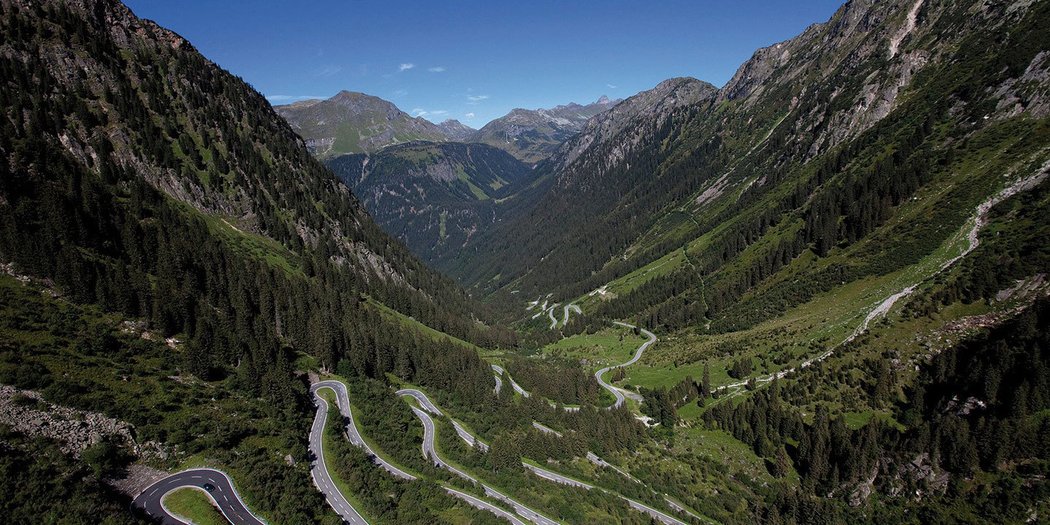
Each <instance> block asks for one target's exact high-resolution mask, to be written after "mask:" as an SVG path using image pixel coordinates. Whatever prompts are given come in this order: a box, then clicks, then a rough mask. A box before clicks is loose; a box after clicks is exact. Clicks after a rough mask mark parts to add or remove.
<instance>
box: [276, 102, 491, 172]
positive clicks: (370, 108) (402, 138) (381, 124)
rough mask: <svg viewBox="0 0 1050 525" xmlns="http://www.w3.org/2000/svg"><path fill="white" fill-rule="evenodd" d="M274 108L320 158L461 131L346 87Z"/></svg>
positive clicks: (445, 137)
mask: <svg viewBox="0 0 1050 525" xmlns="http://www.w3.org/2000/svg"><path fill="white" fill-rule="evenodd" d="M304 102H305V101H304ZM274 109H275V110H277V113H278V114H280V115H281V116H282V117H284V119H285V120H287V121H288V123H289V124H291V126H292V128H293V129H295V131H296V132H297V133H299V135H300V136H302V137H303V139H305V140H306V144H307V146H309V148H310V150H311V151H312V152H313V153H314V154H315V155H317V156H320V157H330V156H334V155H340V154H344V153H364V152H373V151H377V150H379V149H381V148H384V147H386V146H389V145H391V144H401V143H405V142H411V141H414V140H429V141H435V142H443V141H446V140H449V139H453V140H458V139H455V138H454V137H458V136H461V135H462V134H463V133H464V132H463V131H462V130H458V129H457V131H456V133H453V134H450V133H449V132H447V131H446V130H445V129H443V128H442V127H441V126H438V125H437V124H434V123H432V122H430V121H428V120H426V119H422V118H417V117H413V116H411V115H409V114H408V113H405V112H404V111H401V109H399V108H398V107H397V106H396V105H395V104H394V103H393V102H390V101H387V100H383V99H381V98H379V97H376V96H373V95H368V94H366V93H360V92H357V91H348V90H345V89H344V90H342V91H340V92H338V93H336V94H335V95H334V96H332V97H331V98H329V99H326V100H314V101H310V103H308V104H304V103H302V102H298V103H295V104H288V105H284V106H274ZM470 131H473V130H470Z"/></svg>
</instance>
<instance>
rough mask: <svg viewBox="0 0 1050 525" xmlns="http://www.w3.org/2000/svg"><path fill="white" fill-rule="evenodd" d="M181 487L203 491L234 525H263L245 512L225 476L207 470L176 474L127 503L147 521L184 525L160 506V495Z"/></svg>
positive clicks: (242, 502) (256, 517) (237, 495)
mask: <svg viewBox="0 0 1050 525" xmlns="http://www.w3.org/2000/svg"><path fill="white" fill-rule="evenodd" d="M204 485H210V486H211V487H213V488H212V490H210V491H209V490H206V489H205V488H204ZM181 488H195V489H200V490H201V491H203V492H204V493H205V494H207V495H208V499H210V500H212V502H213V503H215V506H216V507H218V509H219V511H220V512H222V515H223V516H225V517H226V519H227V520H229V522H230V523H233V524H234V525H263V524H264V523H266V522H264V521H263V520H262V518H260V517H258V516H256V515H254V514H252V512H251V511H250V510H248V506H247V505H245V504H244V501H242V500H241V497H240V495H239V494H237V490H236V489H234V488H233V482H232V481H231V480H230V477H229V476H227V475H226V474H225V473H223V472H221V471H218V470H214V469H209V468H198V469H191V470H184V471H182V472H176V473H175V474H172V475H170V476H168V477H166V478H164V479H162V480H160V481H157V482H156V483H154V484H152V485H150V486H148V487H146V489H145V490H143V491H142V492H140V493H139V495H138V496H135V499H134V501H132V503H131V504H132V506H134V507H136V508H139V509H142V511H144V512H145V513H146V515H147V516H149V518H150V519H154V520H160V523H162V524H163V525H187V524H186V522H184V521H182V520H180V519H178V518H176V517H175V516H173V515H172V514H171V513H169V512H168V510H167V509H166V508H164V503H163V499H164V496H166V495H167V494H168V493H170V492H172V491H175V490H178V489H181Z"/></svg>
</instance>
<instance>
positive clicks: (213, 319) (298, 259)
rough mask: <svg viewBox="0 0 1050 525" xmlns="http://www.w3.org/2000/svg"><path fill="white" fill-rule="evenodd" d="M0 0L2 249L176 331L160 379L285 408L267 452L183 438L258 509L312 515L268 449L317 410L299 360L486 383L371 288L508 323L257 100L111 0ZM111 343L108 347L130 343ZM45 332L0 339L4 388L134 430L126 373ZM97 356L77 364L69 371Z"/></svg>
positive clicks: (45, 276) (466, 388)
mask: <svg viewBox="0 0 1050 525" xmlns="http://www.w3.org/2000/svg"><path fill="white" fill-rule="evenodd" d="M0 9H2V16H0V34H2V35H4V38H3V40H2V44H0V51H2V52H0V107H2V108H3V109H2V118H0V172H2V176H0V260H2V261H3V263H4V264H5V268H6V269H7V270H6V271H8V272H12V273H14V274H16V275H26V276H28V277H29V278H32V279H36V280H38V281H39V282H41V283H44V284H45V285H46V287H47V289H49V290H51V292H50V293H53V294H55V295H57V296H58V297H59V298H60V300H62V301H67V300H68V301H72V302H74V303H78V304H86V305H87V304H90V305H97V306H98V307H100V309H101V310H100V312H113V313H116V314H119V315H120V316H123V317H124V318H125V319H128V320H129V322H134V323H138V322H142V323H143V324H142V326H144V327H145V329H146V330H147V331H148V333H151V334H153V335H152V336H151V337H156V338H159V339H160V340H164V339H167V340H168V342H169V345H170V346H171V350H172V351H171V353H170V355H168V356H166V357H165V361H164V362H165V369H166V370H167V373H168V374H170V375H173V376H174V377H180V375H182V374H184V375H185V377H187V378H189V377H194V378H197V379H199V380H203V381H205V382H208V383H205V384H209V385H210V386H208V387H206V388H210V389H217V391H221V392H223V393H224V394H223V395H230V394H229V393H230V392H233V393H235V394H233V395H234V396H242V395H243V396H248V397H249V398H250V399H260V400H264V401H265V403H266V405H267V407H268V409H267V410H268V412H267V413H265V414H261V415H260V417H261V418H262V419H264V420H268V421H273V422H281V421H283V422H284V423H285V424H286V425H287V427H288V428H287V432H288V433H287V434H282V437H280V438H279V439H274V438H267V440H263V441H262V443H266V446H264V447H262V448H260V446H259V443H260V442H259V441H253V439H254V438H253V436H254V435H256V432H255V431H252V430H248V429H241V430H243V431H240V430H239V431H237V432H234V433H232V434H231V435H228V436H227V437H226V440H225V441H223V442H221V443H214V442H204V443H200V442H197V443H196V444H195V445H193V447H189V448H190V450H194V449H195V450H197V451H202V452H204V453H207V454H209V456H210V457H211V458H212V459H216V458H217V460H218V461H220V462H222V463H223V464H227V465H234V466H235V467H236V468H245V469H246V470H251V471H254V472H255V474H256V475H254V476H243V477H242V479H243V481H242V482H243V483H245V485H246V487H247V490H248V491H250V492H252V493H254V494H256V495H257V496H262V495H263V494H272V495H274V496H275V497H274V498H272V499H270V500H268V502H267V503H265V504H263V505H262V507H263V511H264V512H273V514H272V515H273V516H274V517H275V518H282V517H283V518H284V519H287V520H291V521H302V520H306V521H312V520H315V519H318V517H319V516H320V515H322V514H318V512H322V513H323V512H324V510H323V508H322V506H321V503H319V502H320V500H319V499H318V500H315V499H313V498H299V500H298V502H297V503H296V504H295V505H290V504H289V505H285V506H284V507H283V508H284V510H283V511H277V510H275V509H277V508H278V507H276V506H277V505H279V503H280V502H281V501H283V500H284V499H285V498H287V497H294V494H295V491H296V490H300V489H304V487H308V483H309V477H308V475H306V474H304V471H299V472H295V473H293V472H294V471H295V470H296V468H291V469H289V467H287V466H284V467H281V466H280V465H279V464H280V463H281V460H280V457H282V456H283V455H284V454H292V455H290V456H288V457H299V459H300V460H302V459H304V458H302V456H301V454H302V451H304V450H305V444H304V442H305V438H306V433H305V431H303V430H301V429H300V428H299V425H300V424H301V421H302V419H301V418H302V417H306V415H308V414H310V413H311V407H310V402H309V399H308V396H307V395H306V391H307V389H306V385H305V384H304V381H303V378H302V377H297V376H296V375H295V370H296V368H297V366H298V365H297V364H296V361H297V360H300V361H301V360H302V359H304V358H308V359H309V360H308V361H307V362H313V363H316V365H315V366H317V367H318V368H320V369H326V370H334V369H335V368H336V367H337V366H339V365H340V363H343V368H344V369H348V370H351V371H352V372H353V373H354V374H359V375H362V376H369V377H378V378H382V377H384V376H385V374H387V373H394V374H398V375H400V376H401V377H403V378H404V379H406V380H411V381H414V382H417V383H419V384H423V385H429V386H433V387H435V388H448V389H450V390H451V391H454V392H461V393H462V394H461V395H463V396H464V397H465V398H467V399H474V400H478V399H481V398H482V396H484V397H488V396H490V395H491V394H490V392H491V386H490V384H491V374H490V371H489V368H488V365H487V364H485V363H484V362H483V361H481V359H480V358H479V357H478V356H477V353H476V352H475V351H474V350H473V349H471V348H468V347H467V346H465V345H464V344H458V343H450V342H442V341H441V340H438V339H435V338H433V337H431V336H428V335H425V334H423V333H421V332H420V331H419V330H415V329H411V328H409V327H407V326H406V324H405V322H403V321H401V320H400V319H399V318H397V317H391V316H390V315H386V314H384V313H382V312H381V311H380V310H379V309H378V308H376V307H374V306H372V305H371V304H370V300H372V301H376V302H379V303H382V304H383V305H385V306H387V307H390V308H391V309H393V310H394V311H397V312H399V315H401V316H404V319H409V318H412V319H415V320H416V321H418V322H421V323H424V324H426V325H427V326H429V327H430V328H433V329H435V330H439V331H443V332H445V333H447V334H450V335H451V336H455V337H458V338H461V339H465V340H468V341H470V342H472V343H476V344H479V345H482V346H485V347H495V346H498V345H513V344H514V341H515V336H514V335H513V333H512V332H510V331H507V330H505V329H501V328H498V327H490V326H486V325H485V324H483V323H482V322H480V321H478V320H477V317H475V313H476V314H477V316H478V317H485V316H486V314H485V313H484V312H483V311H481V310H478V309H476V308H475V307H476V305H475V304H474V303H473V302H472V301H471V300H470V299H469V297H467V295H466V294H464V293H463V292H462V291H461V290H460V289H459V288H458V287H457V286H456V285H455V284H454V283H453V282H452V281H451V280H449V279H447V278H445V277H443V276H441V275H440V274H438V273H436V272H434V271H432V270H430V269H428V268H427V267H426V266H425V265H424V264H423V263H422V262H420V261H419V260H418V259H416V258H415V257H414V256H412V255H411V254H410V253H409V251H408V250H407V249H406V248H405V247H404V246H403V245H401V244H400V243H398V242H397V241H395V240H393V239H392V238H391V237H389V236H388V235H386V234H384V233H383V232H382V231H381V230H380V229H379V228H378V227H377V226H376V225H375V224H374V223H373V222H372V220H371V219H370V218H369V217H368V215H367V214H366V213H365V211H364V210H363V208H362V207H361V205H360V204H359V202H358V201H357V200H356V199H355V198H354V197H353V195H352V194H351V193H350V192H349V191H348V190H347V189H346V188H345V186H343V185H342V184H341V183H340V182H339V181H338V180H337V179H336V178H335V177H334V176H333V175H332V174H331V172H329V171H328V170H327V169H326V168H324V167H323V166H322V165H321V164H320V163H319V162H318V161H316V160H314V159H313V158H312V157H311V156H310V154H309V153H308V152H307V151H306V148H305V146H304V145H303V143H302V140H301V139H299V138H298V137H297V136H296V135H295V134H294V133H293V132H292V131H291V129H290V128H289V127H288V125H287V124H286V123H285V122H284V121H283V120H282V119H281V118H280V117H278V116H277V115H276V114H275V113H274V112H273V111H272V109H271V108H270V107H269V105H268V104H267V103H266V101H265V99H264V98H263V97H262V96H261V95H259V94H258V93H257V92H255V91H254V90H252V89H251V88H250V87H249V86H247V85H246V84H244V83H243V81H241V80H240V79H238V78H236V77H234V76H233V75H231V74H229V73H227V72H225V71H223V70H222V69H220V68H218V67H217V66H215V65H214V64H212V63H211V62H209V61H208V60H207V59H205V58H203V57H202V56H200V55H199V54H198V53H197V52H196V51H195V50H194V49H193V48H192V46H191V45H190V44H189V43H188V42H186V41H185V40H183V39H182V38H181V37H179V36H177V35H175V34H174V33H170V32H168V31H166V30H164V29H161V28H159V27H157V26H155V25H154V24H152V23H151V22H148V21H142V20H139V19H137V18H135V17H134V15H133V14H131V13H130V11H128V10H127V8H126V7H124V6H123V5H121V4H120V3H118V2H115V1H109V0H90V1H85V2H59V1H54V2H21V1H15V0H10V1H5V2H3V3H2V4H0ZM8 263H11V264H10V266H6V265H7V264H8ZM16 310H17V309H16V308H13V306H12V309H11V310H9V313H11V315H12V316H13V317H10V318H9V319H8V321H7V322H8V323H9V327H10V329H11V330H15V331H16V332H17V331H19V330H22V329H23V328H24V327H25V324H24V323H25V321H24V320H23V314H19V313H18V312H17V311H16ZM114 329H115V327H110V328H109V330H114ZM41 330H43V331H44V332H47V331H48V330H49V328H47V327H43V328H41ZM13 333H14V332H13ZM58 341H62V340H61V339H59V340H58ZM115 341H116V342H115V343H114V344H112V345H103V346H102V347H100V348H102V352H103V354H105V353H106V352H114V351H116V349H120V348H124V345H125V344H126V341H124V340H122V339H116V340H115ZM55 344H56V345H57V347H56V348H64V344H63V343H61V342H58V343H55ZM49 348H51V347H50V346H49V345H46V344H45V345H33V344H28V345H27V344H20V345H17V346H8V345H5V346H4V348H3V352H4V356H5V359H4V362H5V367H4V370H3V382H5V383H12V384H16V385H19V386H21V387H23V388H38V389H43V390H44V391H45V393H46V395H47V396H48V398H49V399H51V400H53V401H54V402H59V403H68V404H70V405H73V406H80V407H84V408H87V409H91V410H98V411H101V412H103V413H107V414H109V415H111V416H113V417H117V418H129V419H134V420H135V421H136V424H144V423H143V422H142V421H141V420H139V419H138V417H137V414H139V410H138V409H136V408H135V407H134V406H133V404H126V403H125V402H124V401H126V397H125V396H130V395H131V394H130V393H128V392H126V391H123V390H121V389H122V388H125V387H123V386H120V387H118V386H114V385H109V384H106V383H100V382H95V381H92V380H89V379H85V378H81V379H77V380H74V379H72V378H71V377H70V376H69V374H68V373H67V371H66V367H67V366H73V365H69V364H61V363H62V361H47V364H46V365H44V364H42V363H41V362H38V361H36V360H35V357H36V356H37V355H38V354H39V355H47V354H48V353H49V352H50V351H51V350H46V349H49ZM78 348H79V347H78ZM313 359H316V361H312V360H313ZM103 365H104V362H101V361H98V362H96V361H87V362H84V363H80V364H79V365H75V366H73V369H74V370H77V371H78V377H79V372H80V371H82V370H92V369H94V367H96V366H97V367H102V366H103ZM169 367H171V368H169ZM98 370H106V369H105V368H99V369H98ZM139 373H140V374H141V373H143V371H140V372H139ZM147 377H148V375H147ZM116 385H119V383H117V384H116ZM99 395H101V396H103V397H97V396H99ZM106 395H109V397H106ZM471 396H473V397H471ZM220 398H222V396H220ZM166 403H169V404H167V405H163V406H162V407H166V409H167V410H174V412H173V414H172V415H173V417H174V418H175V420H178V421H182V422H183V424H184V425H185V424H186V422H185V421H186V420H185V419H182V418H184V417H186V416H185V414H184V413H183V412H181V411H178V410H175V409H176V407H178V406H181V404H182V403H184V401H180V400H177V399H169V400H167V401H166ZM175 426H177V425H175ZM190 428H193V427H190ZM197 428H198V429H199V430H202V427H197ZM166 431H170V430H166ZM202 431H203V430H202ZM153 437H155V438H157V439H160V440H163V441H170V442H171V443H173V444H179V445H183V446H184V445H185V442H186V440H188V439H189V440H192V438H191V437H189V436H182V435H180V436H179V437H175V436H171V435H167V434H164V433H161V434H159V435H155V436H153ZM252 443H254V445H253V444H252ZM238 447H243V449H238ZM233 449H238V450H239V451H238V452H237V453H236V454H237V455H234V456H230V455H223V454H220V453H219V451H220V450H233ZM278 451H280V455H277V456H274V454H277V453H278ZM184 457H185V456H183V455H178V456H175V458H184ZM175 458H173V459H175ZM249 458H250V459H249ZM251 461H255V462H256V463H257V464H256V466H255V467H254V468H251V467H247V465H248V464H249V463H250V462H251ZM275 463H277V464H275ZM41 468H45V467H43V466H42V467H41ZM298 468H300V469H301V467H298ZM282 469H284V470H282ZM94 481H98V480H93V481H92V482H94ZM282 484H283V485H282ZM282 486H284V487H285V488H286V489H288V490H283V489H281V487H282ZM291 487H295V488H294V489H292V488H291ZM305 490H308V491H310V493H311V494H313V495H316V492H313V491H312V490H311V489H309V488H306V489H305ZM278 495H279V496H280V497H276V496H278ZM305 516H310V517H309V518H306V517H305Z"/></svg>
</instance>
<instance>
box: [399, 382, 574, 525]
mask: <svg viewBox="0 0 1050 525" xmlns="http://www.w3.org/2000/svg"><path fill="white" fill-rule="evenodd" d="M415 392H417V393H419V394H422V392H419V391H418V390H416V391H415ZM404 395H409V396H411V397H413V398H415V399H417V400H418V398H416V396H415V395H412V394H407V393H406V394H404ZM423 397H424V398H426V396H425V395H423ZM428 402H429V400H428ZM431 405H432V404H431ZM435 408H436V407H435ZM412 412H413V413H415V414H416V417H418V418H419V420H420V421H421V422H422V423H423V445H422V449H423V457H425V458H429V459H430V460H431V461H433V462H434V464H435V465H437V466H438V467H441V468H443V469H446V470H448V471H449V472H452V473H453V474H455V475H457V476H459V477H461V478H463V479H465V480H467V481H470V482H471V483H475V484H477V485H480V486H481V488H482V489H483V490H484V491H485V495H486V496H489V497H490V498H495V499H497V500H499V501H502V502H504V503H506V504H507V505H510V506H511V508H513V509H514V512H517V513H518V515H519V516H521V517H523V518H525V519H527V520H529V521H531V522H533V523H535V524H536V525H557V523H558V522H556V521H554V520H552V519H550V518H548V517H546V516H544V515H542V514H540V513H539V512H536V511H534V510H532V509H530V508H529V507H526V506H525V505H522V504H521V503H518V502H517V501H515V500H514V499H512V498H511V497H510V496H507V495H506V494H503V493H502V492H500V491H498V490H496V489H494V488H492V487H490V486H488V485H486V484H485V483H482V482H481V481H479V480H478V479H477V478H475V477H474V476H471V475H470V474H468V473H466V472H464V471H462V470H460V469H458V468H456V467H454V466H452V465H450V464H448V463H447V462H445V460H444V459H442V458H441V456H439V455H438V453H437V449H436V448H435V446H434V436H435V435H436V433H437V432H436V428H435V426H434V420H433V419H432V418H431V417H430V414H428V413H427V411H425V410H422V409H419V408H417V407H414V406H413V407H412Z"/></svg>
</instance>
